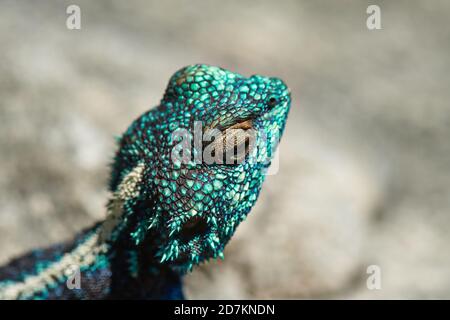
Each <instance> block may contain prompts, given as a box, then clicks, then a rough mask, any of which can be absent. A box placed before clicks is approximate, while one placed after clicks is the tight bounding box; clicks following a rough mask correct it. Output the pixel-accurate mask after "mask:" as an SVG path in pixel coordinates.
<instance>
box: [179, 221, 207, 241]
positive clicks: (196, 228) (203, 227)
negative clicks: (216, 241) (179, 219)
mask: <svg viewBox="0 0 450 320" xmlns="http://www.w3.org/2000/svg"><path fill="white" fill-rule="evenodd" d="M207 231H208V224H207V223H206V221H205V219H203V218H200V217H193V218H191V219H189V220H188V221H187V222H186V223H185V224H184V226H183V228H182V229H181V232H180V239H181V241H183V242H188V241H190V240H192V239H193V238H194V237H195V236H198V235H203V234H205V233H206V232H207Z"/></svg>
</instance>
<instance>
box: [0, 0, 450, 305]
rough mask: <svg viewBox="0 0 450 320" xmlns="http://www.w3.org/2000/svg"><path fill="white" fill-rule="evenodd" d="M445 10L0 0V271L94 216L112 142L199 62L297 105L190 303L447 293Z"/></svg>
mask: <svg viewBox="0 0 450 320" xmlns="http://www.w3.org/2000/svg"><path fill="white" fill-rule="evenodd" d="M69 4H77V5H79V6H80V7H81V27H82V29H81V30H78V31H77V30H68V29H67V28H66V18H67V15H66V8H67V6H68V5H69ZM369 4H378V5H379V6H380V7H381V18H382V28H383V29H382V30H375V31H370V30H368V29H367V27H366V19H367V14H366V8H367V6H368V5H369ZM449 9H450V3H449V2H448V1H438V0H436V1H432V2H419V1H370V2H366V1H323V0H320V1H258V2H254V1H245V2H244V1H226V2H225V1H200V0H197V1H187V0H186V1H176V2H173V1H164V2H163V1H153V2H149V1H126V2H124V1H95V2H92V1H79V0H73V1H39V2H36V1H31V0H30V1H6V0H2V1H1V2H0V44H1V50H0V61H1V63H0V263H4V262H6V261H7V260H8V259H10V258H11V257H13V256H15V255H18V254H21V253H23V252H24V251H26V250H28V249H30V248H33V247H35V246H45V245H48V244H50V243H53V242H55V241H60V240H63V239H69V238H70V237H71V236H73V234H74V233H75V232H77V231H78V230H80V229H81V228H82V227H85V226H88V225H90V224H91V223H92V222H93V221H95V220H98V219H101V218H103V217H104V214H105V210H104V204H105V201H106V196H107V193H106V187H105V184H106V181H107V177H108V169H107V165H108V163H109V162H110V160H111V157H112V155H113V153H114V150H115V146H114V140H113V136H114V135H118V134H120V133H122V132H123V131H124V130H125V128H126V127H127V126H128V124H129V123H130V122H131V121H132V120H133V119H134V118H136V117H137V116H138V115H140V114H141V113H142V112H144V111H145V110H147V109H148V108H149V107H152V106H154V105H156V104H157V103H158V101H159V99H160V98H161V96H162V93H163V90H164V88H165V86H166V82H167V80H168V78H169V77H170V75H171V74H172V73H173V72H174V71H175V70H177V69H179V68H180V67H182V66H184V65H187V64H192V63H198V62H202V63H208V64H213V65H220V66H222V67H225V68H228V69H231V70H234V71H237V72H239V73H242V74H245V75H250V74H253V73H259V74H264V75H272V76H279V77H281V78H283V79H284V80H285V81H286V82H287V83H288V84H289V85H290V87H291V89H292V96H293V106H292V111H291V115H290V119H289V122H288V125H287V129H286V133H285V136H284V139H283V142H282V144H281V146H280V158H279V160H280V161H279V171H278V172H277V174H275V175H272V176H269V177H268V179H267V182H266V183H265V185H264V188H263V192H262V194H261V197H260V200H259V202H258V203H257V206H256V207H255V208H254V210H253V211H252V213H251V214H250V216H249V218H248V219H247V221H246V222H245V223H243V224H242V225H241V227H240V228H239V229H238V232H237V234H236V235H235V237H234V239H233V240H232V241H231V243H230V244H229V246H228V247H227V250H226V252H225V260H224V261H219V262H211V263H208V264H207V265H203V266H201V267H200V268H197V269H196V270H195V271H194V272H193V273H192V274H190V275H189V276H188V277H186V279H185V283H186V293H187V295H188V297H189V298H317V297H319V298H450V254H449V249H448V246H449V244H450V232H449V231H450V215H449V209H450V197H449V195H450V177H449V173H450V144H449V142H448V141H449V140H448V139H449V134H450V108H449V101H450V90H449V89H448V86H449V83H450V81H449V80H450V76H449V74H450V63H449V62H450V59H449V49H450V45H449V43H450V41H449V40H450V28H449V23H448V17H449V15H450V10H449ZM369 265H378V266H379V267H380V268H381V272H382V281H381V283H382V288H381V290H368V289H367V287H366V280H367V277H368V274H367V273H366V269H367V267H368V266H369Z"/></svg>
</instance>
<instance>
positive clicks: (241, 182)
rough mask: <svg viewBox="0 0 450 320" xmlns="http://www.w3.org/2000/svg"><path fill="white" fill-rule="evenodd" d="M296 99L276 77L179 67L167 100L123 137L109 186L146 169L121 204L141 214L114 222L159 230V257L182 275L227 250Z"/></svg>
mask: <svg viewBox="0 0 450 320" xmlns="http://www.w3.org/2000/svg"><path fill="white" fill-rule="evenodd" d="M290 102H291V100H290V92H289V89H288V88H287V86H286V85H285V84H284V83H283V81H281V80H280V79H278V78H272V77H264V76H259V75H253V76H251V77H248V78H246V77H244V76H241V75H239V74H236V73H233V72H230V71H227V70H224V69H222V68H218V67H213V66H207V65H192V66H188V67H185V68H183V69H181V70H179V71H177V72H176V73H175V74H174V75H173V76H172V77H171V79H170V81H169V84H168V86H167V89H166V92H165V94H164V97H163V99H162V100H161V103H160V105H159V106H158V107H157V108H154V109H152V110H150V111H149V112H147V113H145V114H144V115H142V116H141V117H140V118H139V119H137V120H136V121H135V122H134V123H133V124H132V125H131V126H130V128H129V129H128V130H127V132H126V133H125V134H124V136H123V137H122V139H121V148H120V149H119V152H118V154H117V156H116V162H115V164H114V167H113V179H112V184H111V188H112V190H113V191H115V192H116V193H117V192H119V191H120V190H118V189H120V186H121V185H122V186H123V185H124V183H123V181H124V180H126V179H125V178H124V177H130V172H131V173H132V172H133V170H132V169H133V168H136V167H139V168H141V169H140V170H139V172H138V175H139V177H138V179H139V181H138V182H136V183H135V185H136V188H138V189H139V190H138V191H136V190H133V191H134V195H133V196H129V197H128V198H124V199H125V200H124V203H123V208H124V212H125V213H124V216H125V217H126V219H125V220H126V221H135V222H134V223H132V222H128V225H129V227H128V228H127V227H126V226H125V224H124V223H122V224H120V225H121V227H120V228H116V229H127V230H129V235H130V236H131V237H132V238H133V239H134V240H135V242H136V243H137V244H139V243H140V242H142V241H143V239H145V237H146V236H147V235H148V234H149V232H151V231H152V234H153V240H152V241H153V245H155V246H156V247H157V250H156V257H157V258H158V259H159V261H160V262H161V263H162V264H167V265H169V266H170V267H171V268H172V269H173V270H176V271H178V272H181V273H184V272H186V271H188V270H190V269H192V267H193V266H194V265H196V264H198V263H201V262H203V261H205V260H207V259H209V258H211V257H214V258H215V257H222V256H223V253H222V252H223V250H224V247H225V245H226V243H227V242H228V241H229V240H230V238H231V236H232V235H233V233H234V232H235V230H236V228H237V226H238V225H239V223H240V222H241V221H242V220H244V219H245V217H246V216H247V214H248V213H249V211H250V209H251V208H252V206H253V205H254V204H255V202H256V199H257V197H258V194H259V192H260V190H261V186H262V183H263V181H264V178H265V175H266V171H267V168H268V167H269V165H270V161H271V159H272V158H273V156H274V152H275V149H276V147H277V145H278V142H279V139H280V137H281V134H282V132H283V130H284V127H285V124H286V119H287V115H288V112H289V108H290ZM134 176H136V174H135V175H134ZM131 177H133V175H132V174H131ZM135 180H136V179H135ZM120 181H122V183H120ZM136 188H135V189H136ZM122 193H123V190H122ZM131 193H133V192H131ZM133 217H134V218H133Z"/></svg>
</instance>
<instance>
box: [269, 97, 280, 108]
mask: <svg viewBox="0 0 450 320" xmlns="http://www.w3.org/2000/svg"><path fill="white" fill-rule="evenodd" d="M277 104H278V99H277V98H275V97H270V98H269V101H267V105H268V106H269V108H273V107H275V106H276V105H277Z"/></svg>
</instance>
